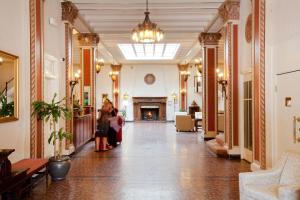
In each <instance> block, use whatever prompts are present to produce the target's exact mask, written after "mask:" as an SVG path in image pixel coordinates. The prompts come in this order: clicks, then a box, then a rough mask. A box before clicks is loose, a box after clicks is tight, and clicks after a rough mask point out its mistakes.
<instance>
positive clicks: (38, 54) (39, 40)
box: [29, 0, 44, 158]
mask: <svg viewBox="0 0 300 200" xmlns="http://www.w3.org/2000/svg"><path fill="white" fill-rule="evenodd" d="M29 3H30V4H29V9H30V113H32V111H33V107H32V103H33V102H34V101H38V100H40V101H41V100H43V77H44V76H43V63H44V62H43V59H44V47H43V43H44V42H43V31H44V29H43V16H44V13H43V7H44V1H43V0H30V1H29ZM30 157H31V158H42V157H44V133H43V121H42V120H38V119H37V117H36V116H34V115H30Z"/></svg>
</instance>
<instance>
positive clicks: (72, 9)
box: [61, 1, 78, 24]
mask: <svg viewBox="0 0 300 200" xmlns="http://www.w3.org/2000/svg"><path fill="white" fill-rule="evenodd" d="M61 8H62V15H61V17H62V20H63V21H65V22H66V23H70V24H73V23H74V20H75V19H76V18H77V17H78V9H77V7H76V6H75V4H73V3H72V2H71V1H63V2H61Z"/></svg>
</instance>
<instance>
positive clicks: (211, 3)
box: [72, 0, 224, 64]
mask: <svg viewBox="0 0 300 200" xmlns="http://www.w3.org/2000/svg"><path fill="white" fill-rule="evenodd" d="M72 2H73V3H75V5H76V6H77V8H78V9H79V13H80V15H81V16H82V18H83V19H84V20H85V21H86V24H87V25H88V26H89V28H90V29H91V30H92V31H93V32H96V33H99V36H100V41H101V44H100V52H101V56H103V57H105V59H108V58H106V57H109V56H107V55H110V56H111V55H112V56H113V59H114V61H115V62H119V63H123V64H126V63H135V62H141V61H127V60H125V58H124V56H123V54H122V53H121V51H120V50H119V48H118V44H120V43H132V41H131V37H130V34H131V31H132V29H133V28H135V26H136V25H137V24H138V23H141V22H142V21H143V20H144V11H145V2H146V1H145V0H72ZM223 2H224V0H165V1H162V0H149V10H150V19H151V21H152V22H154V23H157V24H158V26H159V27H160V28H161V29H162V30H163V31H164V32H165V36H166V37H165V39H164V40H163V41H162V42H163V43H180V48H179V50H178V52H177V55H176V57H175V59H174V60H172V61H161V62H168V63H171V62H172V63H180V62H185V61H189V60H190V59H193V57H195V55H199V51H200V45H199V44H198V35H199V33H200V32H202V31H204V30H205V28H207V27H208V25H209V24H210V23H211V22H212V21H213V19H214V18H215V16H216V15H217V12H218V8H219V7H220V5H221V4H222V3H223ZM105 50H107V51H108V52H104V51H105ZM111 59H112V58H111ZM109 62H111V61H109ZM147 62H151V61H147ZM152 62H153V61H152ZM156 62H157V61H156Z"/></svg>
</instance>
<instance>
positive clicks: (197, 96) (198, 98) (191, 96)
mask: <svg viewBox="0 0 300 200" xmlns="http://www.w3.org/2000/svg"><path fill="white" fill-rule="evenodd" d="M188 71H189V72H190V77H189V79H188V80H187V81H188V86H187V87H188V89H187V107H189V106H190V105H191V104H192V102H193V101H195V102H196V103H197V104H198V106H200V108H201V110H202V92H201V93H196V92H195V88H194V77H195V76H197V71H198V70H197V68H196V67H194V66H192V67H189V69H188ZM201 84H202V83H201Z"/></svg>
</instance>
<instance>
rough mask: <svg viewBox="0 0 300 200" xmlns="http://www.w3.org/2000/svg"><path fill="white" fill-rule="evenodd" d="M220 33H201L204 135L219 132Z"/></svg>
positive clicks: (209, 136)
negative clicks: (218, 77) (217, 73)
mask: <svg viewBox="0 0 300 200" xmlns="http://www.w3.org/2000/svg"><path fill="white" fill-rule="evenodd" d="M220 38H221V34H220V33H201V34H200V36H199V41H200V44H201V46H202V61H203V72H202V80H203V97H202V98H203V100H202V104H203V105H202V112H203V114H202V116H203V120H202V121H203V130H204V137H205V138H207V139H209V138H214V137H215V136H216V133H217V112H218V109H217V105H218V100H217V97H218V96H217V88H218V87H217V76H216V69H217V67H218V66H217V65H218V41H219V40H220Z"/></svg>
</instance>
